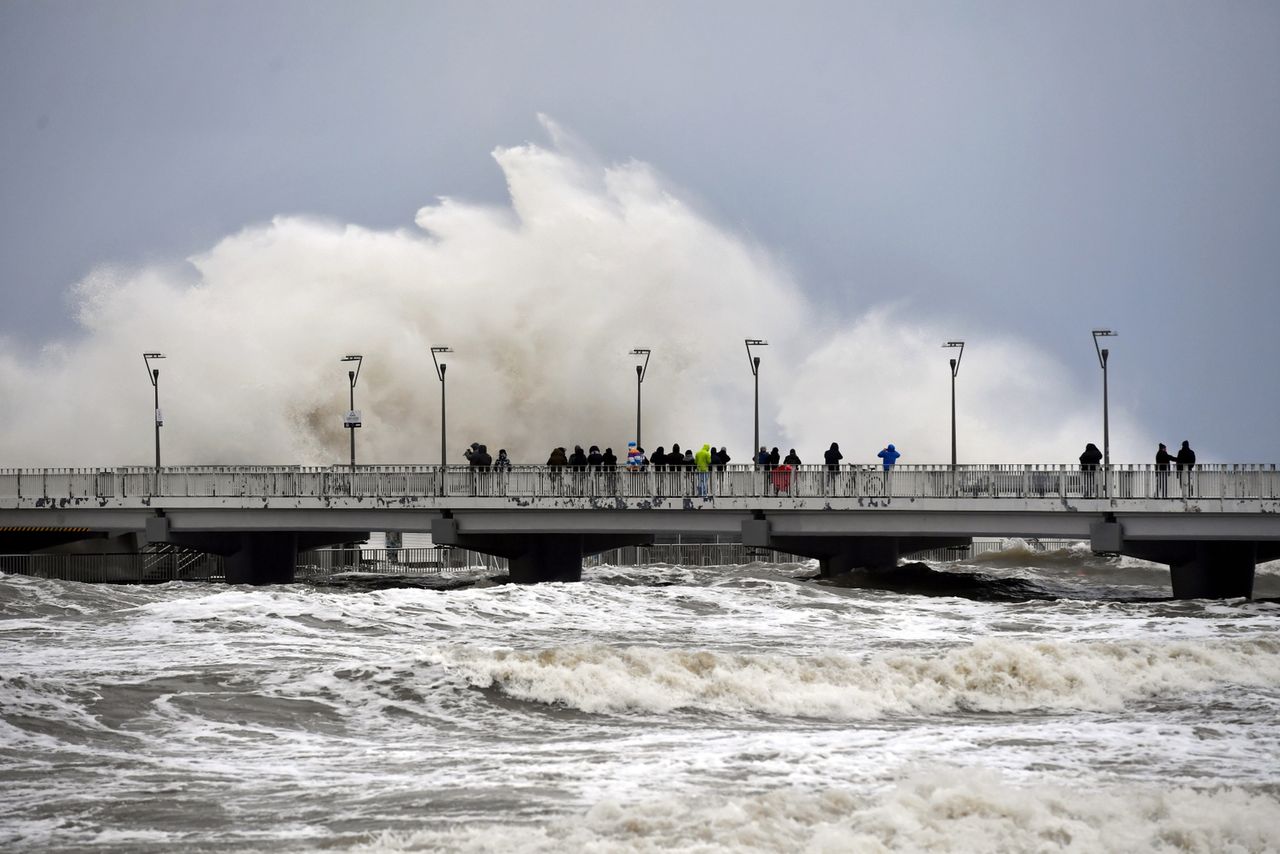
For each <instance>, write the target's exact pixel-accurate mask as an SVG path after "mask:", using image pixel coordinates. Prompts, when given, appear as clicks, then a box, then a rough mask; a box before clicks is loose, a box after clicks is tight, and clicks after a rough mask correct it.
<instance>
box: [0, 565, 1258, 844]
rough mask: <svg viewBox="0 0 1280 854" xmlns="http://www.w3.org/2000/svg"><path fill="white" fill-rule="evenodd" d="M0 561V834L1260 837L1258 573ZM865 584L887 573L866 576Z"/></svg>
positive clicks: (331, 839)
mask: <svg viewBox="0 0 1280 854" xmlns="http://www.w3.org/2000/svg"><path fill="white" fill-rule="evenodd" d="M813 574H814V567H813V566H812V565H753V566H747V567H720V568H710V569H690V568H682V567H671V566H656V567H645V568H611V567H604V568H600V569H596V570H590V571H588V572H587V573H586V578H585V581H584V582H583V583H581V584H568V585H561V584H553V585H540V586H531V587H517V586H511V585H494V586H481V587H476V588H472V589H466V590H453V591H448V592H440V591H433V590H426V589H416V588H390V589H373V590H370V589H369V588H368V586H366V585H354V584H353V585H348V586H341V585H338V586H331V585H307V584H296V585H290V586H282V587H269V588H256V589H255V588H238V587H227V586H218V585H201V584H169V585H162V586H149V587H143V586H136V587H135V586H102V585H83V584H76V583H70V582H59V581H48V580H41V579H34V578H26V577H20V576H0V665H2V667H0V757H2V761H0V794H2V795H3V796H2V797H0V849H4V850H15V851H17V850H23V851H38V850H58V851H77V850H84V851H120V852H125V851H127V852H134V851H142V852H149V851H156V852H159V851H173V850H187V851H245V850H248V851H272V852H288V851H315V850H323V851H371V852H372V851H437V850H442V851H531V852H532V851H538V852H541V851H598V852H630V851H644V852H649V851H652V852H658V851H690V852H715V851H800V850H803V851H832V852H835V851H841V852H843V851H890V850H893V851H898V850H902V851H916V850H926V849H927V850H942V851H991V850H1008V851H1028V850H1032V851H1043V850H1055V851H1056V850H1068V851H1115V852H1121V851H1124V852H1129V851H1144V850H1159V851H1205V852H1217V851H1228V850H1237V851H1273V850H1277V849H1278V848H1280V635H1278V634H1277V628H1280V603H1277V602H1276V601H1268V599H1272V598H1275V597H1280V575H1277V574H1275V572H1273V571H1270V570H1263V571H1261V572H1260V574H1259V576H1258V581H1257V585H1256V595H1257V597H1258V598H1259V600H1260V601H1254V602H1246V601H1240V600H1232V601H1225V602H1210V601H1189V602H1178V601H1171V600H1169V599H1168V598H1167V597H1168V592H1169V591H1168V572H1167V570H1165V569H1163V568H1159V567H1154V566H1152V565H1146V564H1141V563H1139V562H1134V561H1119V562H1117V561H1114V560H1104V559H1101V558H1096V557H1094V556H1092V555H1091V554H1089V553H1088V552H1087V551H1085V550H1073V549H1068V550H1063V551H1058V552H1050V553H1035V552H1032V551H1029V550H1026V549H1014V550H1010V551H1007V552H1002V553H997V554H992V555H988V556H986V557H985V558H980V559H975V560H973V561H971V562H968V563H966V564H959V565H955V564H948V565H930V566H916V567H914V568H910V571H907V572H904V573H903V574H902V576H901V579H900V582H901V583H898V582H895V583H894V584H884V583H881V584H880V586H881V587H887V588H891V589H859V588H854V587H844V586H837V585H833V584H828V583H825V582H818V581H814V580H812V579H811V578H810V577H811V576H812V575H813ZM881 581H883V580H881Z"/></svg>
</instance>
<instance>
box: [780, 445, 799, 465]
mask: <svg viewBox="0 0 1280 854" xmlns="http://www.w3.org/2000/svg"><path fill="white" fill-rule="evenodd" d="M783 462H784V463H786V464H787V465H789V466H802V465H804V463H802V462H800V456H799V455H798V454H796V449H795V448H792V449H791V452H790V453H789V454H787V456H786V458H785V459H784V460H783Z"/></svg>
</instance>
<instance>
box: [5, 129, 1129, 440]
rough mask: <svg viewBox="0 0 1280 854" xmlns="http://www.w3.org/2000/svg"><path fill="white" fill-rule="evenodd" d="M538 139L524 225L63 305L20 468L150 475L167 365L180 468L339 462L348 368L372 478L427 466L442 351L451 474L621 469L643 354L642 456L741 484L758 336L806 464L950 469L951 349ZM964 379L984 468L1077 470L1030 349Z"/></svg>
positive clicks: (666, 194) (289, 238) (450, 207)
mask: <svg viewBox="0 0 1280 854" xmlns="http://www.w3.org/2000/svg"><path fill="white" fill-rule="evenodd" d="M544 124H545V125H546V127H547V129H548V131H549V132H550V133H551V135H552V138H553V139H555V140H557V144H556V145H553V146H551V147H542V146H538V145H533V144H527V145H523V146H518V147H512V148H499V149H497V150H496V151H495V152H494V158H495V160H496V161H497V163H498V166H499V167H500V168H501V169H502V171H503V173H504V175H505V177H506V180H507V186H508V189H509V193H510V199H511V204H510V206H509V207H502V208H499V207H488V206H483V205H478V204H470V203H465V202H460V201H455V200H453V199H447V198H443V199H440V200H438V202H437V203H435V204H432V205H429V206H427V207H424V208H422V209H421V210H420V211H419V212H418V214H417V217H416V225H417V227H418V228H417V230H416V231H415V230H410V229H401V230H394V231H375V230H370V229H366V228H361V227H358V226H354V225H338V224H334V223H331V222H323V221H318V220H315V219H310V218H307V217H302V216H287V217H286V216H281V217H277V218H275V219H273V220H272V221H271V222H269V223H266V224H262V225H257V226H253V227H250V228H246V229H244V230H243V231H241V232H239V233H238V234H234V235H230V236H228V237H226V238H225V239H223V240H222V241H220V242H219V243H218V244H217V245H215V246H213V247H212V248H211V249H209V250H208V251H206V252H204V253H201V254H199V255H196V256H194V257H192V258H190V259H188V265H189V266H188V269H186V270H179V269H175V268H172V267H165V266H159V265H157V266H149V267H145V268H142V269H134V270H121V269H117V268H110V267H103V268H101V269H99V270H96V271H95V272H94V273H93V274H91V275H90V276H89V277H87V278H86V279H85V280H84V281H83V282H81V283H80V284H79V285H77V287H76V289H75V291H74V293H73V296H74V299H75V302H76V305H77V314H78V320H79V322H80V324H81V326H82V328H83V334H81V335H79V336H78V337H76V338H75V339H74V340H70V341H64V342H56V343H51V344H50V345H48V346H46V347H45V348H44V349H43V350H42V351H41V353H40V354H39V355H38V356H37V357H35V358H34V359H32V358H28V357H23V356H20V355H18V354H16V353H14V352H12V350H11V348H8V347H6V348H4V349H3V351H2V352H0V391H2V393H3V395H4V398H5V400H6V402H7V403H8V409H7V415H6V416H3V420H2V421H0V436H3V443H4V444H3V447H4V449H5V456H6V459H5V460H4V464H6V465H15V466H17V465H21V466H53V465H59V466H67V465H123V464H145V463H147V462H148V461H149V459H150V450H151V432H150V431H151V420H150V419H151V412H150V408H151V393H152V390H151V387H150V384H149V383H148V382H147V381H146V377H145V376H144V375H143V367H142V360H141V358H140V354H141V353H142V352H143V351H144V350H159V351H162V352H165V353H166V354H167V355H168V359H167V360H166V361H165V362H162V363H160V366H161V367H162V371H161V379H160V382H161V389H160V390H161V406H162V408H163V409H164V411H165V419H166V426H165V427H164V428H163V429H164V438H163V441H164V447H165V458H164V460H165V463H166V464H173V465H179V464H206V463H276V464H287V463H296V464H329V463H339V462H343V461H345V459H346V448H347V444H346V442H347V437H346V433H345V431H344V430H343V428H342V413H343V412H344V411H345V409H346V407H347V394H348V387H347V374H346V370H347V367H348V366H347V365H345V364H342V363H340V362H339V358H340V357H341V356H342V355H343V354H345V353H361V354H363V355H364V367H363V370H362V371H361V374H360V381H359V385H358V386H357V389H356V407H357V408H358V409H360V410H362V412H363V414H364V425H365V426H364V427H363V428H361V430H360V431H359V434H358V437H357V443H358V459H359V461H360V462H362V463H406V462H432V463H434V462H437V461H438V460H439V431H440V423H439V418H440V412H439V383H438V381H437V379H436V375H435V372H434V369H433V367H432V364H431V358H430V354H429V348H430V347H431V346H433V345H447V346H450V347H452V348H453V349H454V351H455V352H454V353H452V354H450V355H449V357H448V359H449V369H448V374H447V378H448V395H449V409H448V419H449V421H448V423H449V430H450V435H449V447H450V456H451V457H452V458H453V459H451V460H450V462H452V463H455V464H457V463H461V462H463V459H462V456H461V451H462V449H463V448H464V446H465V445H467V444H469V443H470V442H472V441H479V442H483V443H485V444H487V445H488V446H489V448H490V451H491V452H496V450H497V449H498V448H499V447H504V448H507V449H508V451H509V452H510V453H511V455H512V457H513V459H515V460H516V461H517V462H533V463H539V462H543V461H544V460H545V459H546V455H547V453H548V451H549V450H550V448H552V447H554V446H556V445H565V446H568V447H570V448H571V447H572V446H573V445H574V444H575V443H577V444H582V445H583V446H584V447H585V446H587V445H589V444H598V445H600V446H601V447H602V448H603V447H605V446H607V445H611V446H612V447H613V448H614V450H615V452H621V451H622V450H623V449H624V448H625V446H626V442H627V441H628V440H629V439H631V438H633V436H632V434H633V433H634V418H635V409H634V407H635V373H634V367H633V365H634V363H633V362H632V361H631V360H630V357H629V356H628V355H627V354H628V351H629V350H630V349H631V348H633V347H649V348H652V349H653V351H654V356H653V360H652V362H651V364H650V369H649V374H648V376H647V377H646V381H645V384H644V437H645V444H646V445H648V446H649V449H650V450H652V449H653V447H654V446H657V445H660V444H661V445H669V444H670V443H671V442H679V443H680V444H681V445H682V446H685V447H688V446H693V447H698V446H700V445H701V444H702V443H703V442H712V443H715V444H724V445H728V446H729V447H730V450H731V453H733V456H734V458H735V460H736V461H739V462H745V461H747V460H749V458H750V453H749V450H748V445H749V444H750V438H751V407H752V402H751V394H752V392H751V381H752V380H751V374H750V370H749V366H748V364H747V361H746V358H747V357H746V351H745V349H744V347H743V344H742V341H743V339H744V338H746V337H753V336H759V337H762V338H767V339H769V341H770V347H769V348H768V349H767V350H766V351H765V352H764V357H765V361H764V367H763V368H762V373H761V389H762V399H761V434H762V441H766V442H768V443H769V444H770V445H773V444H778V445H783V446H791V445H794V446H796V447H797V448H799V449H800V450H801V453H802V455H805V458H806V462H810V461H811V462H820V454H821V451H822V449H824V448H825V447H826V446H827V445H828V444H829V443H830V442H831V441H839V442H841V443H842V447H844V448H845V453H846V457H847V459H848V460H849V461H857V460H860V459H863V458H865V459H866V460H871V459H873V458H874V454H875V452H876V451H877V450H878V449H879V448H880V447H882V446H883V444H884V443H885V442H886V441H896V442H897V443H898V444H899V445H900V446H901V447H902V448H903V449H904V450H905V451H906V452H907V454H908V456H906V457H904V458H903V462H944V461H946V460H947V459H948V458H949V454H950V446H949V441H950V439H949V436H950V434H949V425H948V417H949V409H948V406H949V404H948V400H949V398H948V396H947V395H948V393H949V392H948V390H947V388H946V383H948V382H949V375H948V374H947V372H946V362H945V359H944V358H942V357H941V356H939V353H941V351H939V350H937V349H936V348H937V344H938V343H940V342H941V341H942V340H945V338H946V337H947V333H944V332H942V331H940V330H935V329H933V328H930V327H929V326H928V325H926V324H921V323H916V324H912V325H905V324H902V323H899V322H897V321H896V319H895V317H896V314H895V311H894V310H892V309H885V308H880V309H876V310H873V311H870V312H869V313H868V314H867V315H865V316H864V317H862V318H861V319H855V320H852V321H850V320H848V319H839V318H824V319H816V317H815V314H816V313H815V311H814V309H813V308H812V306H811V305H810V303H809V301H808V300H807V299H806V297H805V296H804V294H803V292H802V290H801V289H800V287H799V286H798V285H797V283H796V282H795V281H794V280H793V278H792V277H791V276H790V275H789V274H788V272H787V271H786V270H785V269H784V268H783V267H782V266H781V265H780V264H779V263H777V262H776V261H774V260H773V259H771V258H770V256H769V255H768V253H766V252H765V251H763V250H762V249H760V248H758V247H756V246H753V245H751V244H750V243H749V242H747V241H745V240H744V239H742V238H741V237H740V236H738V235H735V234H733V233H731V232H730V231H728V230H726V229H724V228H721V227H719V226H717V225H716V224H715V223H713V222H712V221H711V220H710V219H709V218H708V217H706V216H703V215H701V214H700V213H699V212H698V211H696V210H695V209H694V208H693V207H692V206H691V205H689V204H688V203H687V202H685V201H682V200H681V198H680V195H679V193H678V192H677V191H675V190H673V189H672V188H671V187H669V186H668V185H667V183H666V182H664V181H663V180H662V179H661V178H660V177H659V176H658V175H657V174H656V173H655V171H654V170H653V169H652V168H650V167H649V166H647V165H645V164H642V163H638V162H634V161H633V162H628V163H624V164H620V165H611V166H598V165H596V164H595V163H594V162H593V160H592V158H591V157H590V156H587V155H584V154H581V153H579V152H577V151H575V148H576V144H573V143H572V141H571V140H568V138H567V137H566V136H565V135H564V134H563V132H562V131H561V130H560V129H558V128H556V127H555V125H554V124H552V123H551V122H549V121H546V120H544ZM192 271H194V276H193V275H192ZM984 348H985V350H986V351H987V352H988V353H991V354H992V355H991V356H990V358H988V357H985V356H984V355H982V354H983V351H984ZM788 366H790V367H788ZM965 370H966V375H965V376H964V382H965V386H964V396H963V398H962V399H963V400H964V401H965V403H964V405H963V406H962V408H961V412H962V413H963V414H962V418H961V422H960V423H961V428H960V429H961V434H962V436H963V437H965V438H964V440H963V444H962V447H963V448H964V449H965V450H964V453H963V454H962V457H963V458H966V459H968V461H972V462H979V461H981V462H991V461H1029V460H1031V459H1033V458H1035V459H1037V460H1044V461H1049V460H1064V461H1065V460H1071V459H1073V458H1074V456H1075V455H1076V454H1078V453H1079V448H1080V447H1082V446H1083V443H1084V441H1088V440H1094V441H1096V436H1095V433H1096V432H1097V431H1096V430H1094V429H1092V428H1091V427H1089V426H1087V425H1086V423H1085V422H1081V421H1080V420H1079V416H1078V415H1071V416H1067V417H1058V415H1060V414H1062V413H1081V412H1092V409H1093V407H1092V406H1088V405H1085V404H1082V402H1081V399H1080V395H1079V394H1078V393H1077V392H1076V391H1074V390H1072V389H1071V387H1070V383H1069V381H1068V380H1067V377H1066V375H1065V372H1064V371H1063V370H1062V369H1061V368H1059V367H1057V366H1055V365H1054V364H1053V363H1052V362H1051V360H1049V359H1047V358H1046V357H1044V356H1043V355H1041V354H1039V353H1037V352H1035V350H1034V349H1033V348H1031V347H1029V346H1027V345H1024V344H1020V343H1018V342H1016V341H1012V340H1010V339H1007V338H1006V339H997V340H993V341H986V342H984V343H983V344H982V345H981V346H975V347H973V348H972V349H971V351H970V352H969V353H967V354H966V361H965ZM1056 414H1057V415H1056ZM1113 429H1115V431H1116V433H1117V435H1119V434H1120V433H1121V432H1123V427H1121V426H1118V425H1116V424H1114V423H1113ZM619 455H620V456H622V454H621V453H619Z"/></svg>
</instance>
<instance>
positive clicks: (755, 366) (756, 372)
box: [744, 338, 769, 467]
mask: <svg viewBox="0 0 1280 854" xmlns="http://www.w3.org/2000/svg"><path fill="white" fill-rule="evenodd" d="M744 340H745V342H746V345H747V361H748V362H749V363H750V364H751V376H753V377H755V379H756V404H755V433H754V439H753V440H752V445H751V459H752V461H753V462H754V463H755V464H756V466H757V467H759V465H760V458H759V457H758V456H757V453H758V449H759V447H760V357H759V356H756V355H754V354H753V353H752V352H751V348H752V347H767V346H769V342H768V341H763V340H761V339H759V338H746V339H744Z"/></svg>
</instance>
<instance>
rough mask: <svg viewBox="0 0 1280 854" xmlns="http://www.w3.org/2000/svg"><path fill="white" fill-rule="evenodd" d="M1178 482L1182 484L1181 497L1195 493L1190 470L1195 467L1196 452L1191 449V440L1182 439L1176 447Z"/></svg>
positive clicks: (1187, 496) (1188, 496)
mask: <svg viewBox="0 0 1280 854" xmlns="http://www.w3.org/2000/svg"><path fill="white" fill-rule="evenodd" d="M1177 463H1178V482H1179V483H1180V484H1181V486H1182V497H1183V498H1190V497H1191V496H1192V495H1193V494H1194V493H1195V488H1194V486H1193V485H1192V474H1191V470H1192V469H1194V468H1195V467H1196V452H1195V451H1193V450H1191V442H1190V441H1188V440H1186V439H1184V440H1183V441H1182V447H1181V448H1179V449H1178V456H1177Z"/></svg>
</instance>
